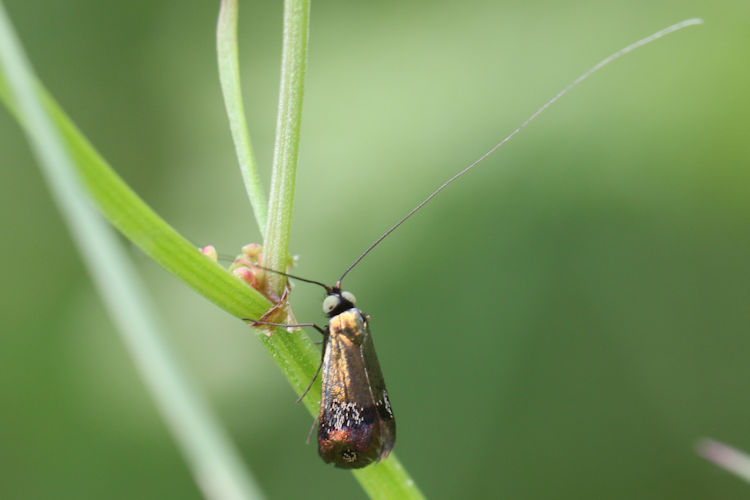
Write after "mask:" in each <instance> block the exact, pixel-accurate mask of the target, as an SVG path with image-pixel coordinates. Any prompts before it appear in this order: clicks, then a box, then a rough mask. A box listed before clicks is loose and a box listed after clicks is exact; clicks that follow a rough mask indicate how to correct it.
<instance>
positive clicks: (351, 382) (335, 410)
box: [247, 19, 703, 468]
mask: <svg viewBox="0 0 750 500" xmlns="http://www.w3.org/2000/svg"><path fill="white" fill-rule="evenodd" d="M702 22H703V21H702V20H701V19H688V20H685V21H682V22H679V23H677V24H674V25H672V26H669V27H667V28H664V29H662V30H660V31H658V32H656V33H653V34H652V35H649V36H647V37H645V38H643V39H641V40H638V41H637V42H634V43H632V44H630V45H628V46H626V47H624V48H622V49H620V50H619V51H617V52H615V53H613V54H611V55H610V56H608V57H606V58H605V59H603V60H601V61H600V62H599V63H597V64H595V65H594V66H592V67H591V68H590V69H589V70H587V71H585V72H584V73H583V74H581V75H580V76H579V77H578V78H576V79H575V80H574V81H573V82H572V83H570V84H569V85H568V86H567V87H565V88H563V89H562V90H561V91H560V92H558V93H557V94H556V95H555V96H554V97H552V99H550V100H549V101H547V102H546V103H545V104H544V105H542V106H541V107H540V108H539V109H537V110H536V111H535V112H534V113H532V114H531V115H530V116H529V118H527V119H526V120H525V121H524V122H523V123H521V125H519V126H518V127H517V128H515V129H514V130H513V131H512V132H511V133H510V134H508V135H507V136H506V137H505V138H503V139H502V140H501V141H500V142H498V143H497V144H495V145H494V146H493V147H492V148H490V149H489V151H487V152H486V153H485V154H483V155H482V156H480V157H479V158H478V159H477V160H475V161H474V162H472V163H471V164H469V165H468V166H467V167H465V168H464V169H463V170H461V171H459V172H458V173H457V174H455V175H454V176H452V177H451V178H449V179H448V180H447V181H445V182H444V183H443V184H441V185H440V186H439V187H438V188H437V189H435V190H434V191H433V192H432V193H430V195H429V196H427V197H426V198H425V199H424V200H422V201H421V202H420V203H419V204H417V206H415V207H414V208H413V209H412V210H410V211H409V212H408V213H407V214H406V215H404V216H403V217H402V218H401V219H399V220H398V221H397V222H396V223H395V224H393V225H392V226H391V227H390V228H389V229H388V230H387V231H385V232H384V233H383V234H382V235H380V236H379V237H378V238H377V239H376V240H375V241H374V242H373V243H372V244H371V245H370V246H369V247H367V248H366V249H365V250H364V251H363V252H362V253H361V254H360V255H359V257H357V258H356V259H355V260H354V261H353V262H352V263H351V264H350V265H349V266H348V267H347V268H346V269H345V270H344V272H343V273H342V274H341V276H340V277H339V279H338V280H337V281H336V284H335V285H333V286H329V285H326V284H324V283H321V282H318V281H313V280H309V279H305V278H301V277H298V276H295V275H292V274H288V273H285V272H282V271H277V270H273V269H268V268H264V267H262V266H256V267H259V268H260V269H264V270H266V271H270V272H273V273H277V274H281V275H283V276H286V277H289V278H293V279H296V280H300V281H303V282H307V283H312V284H316V285H318V286H321V287H323V288H324V289H325V291H326V297H325V299H324V300H323V312H324V313H325V314H326V315H327V316H328V325H327V326H326V327H320V326H318V325H316V324H314V323H299V324H285V323H274V322H267V321H262V320H257V321H256V320H251V319H247V321H249V322H252V324H253V325H271V326H282V327H313V328H315V329H317V330H318V331H319V332H320V333H321V334H322V335H323V350H322V357H321V363H320V365H319V367H318V370H317V372H316V373H315V375H314V377H313V379H312V381H311V382H310V384H309V385H308V387H307V389H305V391H304V392H303V393H302V395H301V396H300V398H299V399H300V400H301V399H302V398H303V397H304V396H305V395H306V394H307V392H308V391H309V389H310V387H312V384H313V383H314V381H315V380H316V378H317V376H318V374H320V375H321V383H322V393H321V401H320V412H319V415H318V452H319V454H320V456H321V457H322V458H323V460H324V461H325V462H327V463H333V464H334V465H335V466H337V467H342V468H361V467H365V466H367V465H369V464H371V463H374V462H378V461H380V460H383V459H385V458H386V457H387V456H388V454H389V453H390V451H391V449H392V448H393V445H394V443H395V439H396V424H395V420H394V416H393V411H392V410H391V404H390V400H389V398H388V393H387V391H386V388H385V382H384V380H383V375H382V372H381V370H380V364H379V363H378V359H377V355H376V353H375V348H374V344H373V341H372V336H371V334H370V317H369V316H368V315H366V314H365V313H364V312H362V311H361V310H360V309H359V308H357V306H356V299H355V297H354V295H353V294H351V293H350V292H347V291H343V290H342V288H341V284H342V281H343V279H344V278H345V277H346V276H347V274H349V272H350V271H351V270H352V269H353V268H354V267H355V266H356V265H357V264H359V263H360V262H361V261H362V259H364V258H365V256H367V255H368V254H369V253H370V252H371V251H372V250H373V249H374V248H375V247H376V246H378V245H379V244H380V243H381V242H382V241H383V240H384V239H385V238H387V237H388V236H389V235H390V234H391V233H392V232H393V231H395V230H396V229H397V228H398V227H399V226H401V225H402V224H403V223H404V222H406V221H407V220H408V219H409V218H411V217H412V216H413V215H414V214H415V213H416V212H418V211H419V210H420V209H422V207H424V206H425V205H426V204H427V203H429V202H430V201H431V200H432V199H433V198H434V197H435V196H437V194H438V193H440V192H441V191H442V190H443V189H445V188H446V187H447V186H448V185H450V184H452V183H453V182H455V181H456V180H458V179H459V178H460V177H462V176H464V175H465V174H466V173H468V172H469V171H470V170H472V169H473V168H475V167H476V166H477V165H479V164H480V163H481V162H482V161H484V160H485V159H486V158H487V157H489V156H490V155H492V154H493V153H494V152H495V151H497V150H498V149H499V148H501V147H502V146H503V145H505V144H506V143H507V142H508V141H509V140H510V139H512V138H513V137H514V136H515V135H517V134H518V133H519V132H520V131H521V130H523V129H524V128H525V127H526V126H527V125H528V124H529V123H531V122H532V121H533V120H534V119H535V118H537V117H538V116H539V115H540V114H541V113H542V112H544V111H545V110H546V109H547V108H548V107H549V106H551V105H552V104H554V103H555V102H556V101H557V100H559V99H560V98H561V97H562V96H563V95H565V94H567V93H568V92H569V91H570V90H571V89H573V88H574V87H575V86H577V85H578V84H579V83H581V82H582V81H584V80H586V79H587V78H588V77H589V76H591V75H592V74H593V73H595V72H596V71H598V70H599V69H601V68H602V67H604V66H606V65H607V64H609V63H611V62H612V61H614V60H616V59H618V58H620V57H622V56H623V55H625V54H628V53H630V52H632V51H634V50H635V49H637V48H639V47H642V46H644V45H647V44H649V43H651V42H653V41H655V40H657V39H659V38H662V37H664V36H666V35H668V34H670V33H673V32H675V31H678V30H680V29H683V28H686V27H689V26H694V25H698V24H701V23H702Z"/></svg>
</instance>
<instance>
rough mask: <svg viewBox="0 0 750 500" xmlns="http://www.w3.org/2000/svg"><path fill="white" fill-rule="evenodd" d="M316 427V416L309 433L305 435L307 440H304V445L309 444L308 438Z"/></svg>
mask: <svg viewBox="0 0 750 500" xmlns="http://www.w3.org/2000/svg"><path fill="white" fill-rule="evenodd" d="M317 425H318V417H317V416H316V417H315V418H314V419H313V424H312V426H311V427H310V431H309V432H308V433H307V439H305V444H310V436H312V433H313V430H315V427H316V426H317Z"/></svg>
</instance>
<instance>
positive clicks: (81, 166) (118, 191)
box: [0, 15, 422, 498]
mask: <svg viewBox="0 0 750 500" xmlns="http://www.w3.org/2000/svg"><path fill="white" fill-rule="evenodd" d="M296 19H297V20H299V19H304V22H305V23H306V22H307V15H304V16H296ZM289 31H290V32H292V33H295V32H296V33H299V31H300V30H299V27H294V26H291V27H289ZM304 31H305V33H306V32H307V30H306V29H305V30H304ZM285 32H286V31H285ZM36 88H37V89H38V90H37V92H38V93H39V95H40V99H41V101H42V103H43V105H44V106H45V109H46V111H47V113H48V114H49V115H50V116H51V118H52V120H53V123H54V125H55V126H56V127H57V129H58V133H59V134H60V136H61V137H62V139H63V141H64V142H65V147H66V148H67V151H68V154H70V156H71V158H72V159H73V162H74V166H75V168H76V169H77V174H78V177H79V178H80V180H81V181H82V182H83V183H84V185H85V186H86V187H87V189H88V190H89V194H90V195H91V196H92V198H93V199H94V202H95V204H96V205H97V206H98V208H99V209H100V211H101V212H102V213H103V214H104V215H105V216H106V217H107V218H108V219H109V221H110V222H111V223H112V224H113V225H114V226H115V227H116V228H117V229H119V230H120V231H121V232H122V233H123V234H124V235H125V236H126V237H127V238H128V239H130V240H131V241H132V242H133V243H135V244H136V245H138V246H139V247H140V248H141V249H142V250H143V251H144V252H145V253H146V254H147V255H149V256H150V257H152V258H153V259H154V260H155V261H157V262H158V263H159V264H161V265H162V266H163V267H165V268H166V269H167V270H169V271H170V272H172V273H173V274H175V275H176V276H177V277H178V278H180V279H181V280H183V281H184V282H185V283H186V284H188V285H189V286H191V287H192V288H194V289H195V290H196V291H198V292H199V293H201V294H202V295H204V296H205V297H206V298H208V299H209V300H211V301H212V302H214V303H216V304H217V305H218V306H219V307H222V308H223V309H225V310H227V311H228V312H230V313H231V314H233V315H234V316H236V317H238V318H259V317H261V316H262V315H263V314H264V313H265V312H266V311H267V310H268V309H269V308H270V307H271V303H270V302H269V301H268V300H267V299H266V298H265V297H263V296H262V295H261V294H260V293H258V292H257V291H256V290H254V289H252V288H250V287H248V286H247V285H246V284H244V283H243V282H241V281H240V280H238V279H236V278H234V277H233V276H231V275H230V274H229V273H227V272H226V270H224V269H222V268H221V267H220V266H218V265H217V264H215V263H214V262H212V261H210V260H209V259H207V258H206V257H205V256H203V255H202V254H201V253H200V252H198V251H197V249H196V248H195V247H194V246H193V245H192V244H190V242H188V241H187V240H186V239H185V238H183V237H182V236H181V235H179V234H178V233H177V232H176V231H175V230H174V229H173V228H171V227H170V226H169V225H168V224H167V223H166V222H164V221H163V220H162V219H160V218H159V216H158V215H156V214H155V213H154V212H153V211H152V210H151V209H150V208H149V207H148V206H147V205H146V204H145V203H144V202H143V200H141V199H140V198H139V197H138V195H136V194H135V193H134V192H132V191H131V190H130V188H129V187H128V186H127V185H126V184H125V183H124V182H123V181H122V180H121V179H120V178H119V177H118V176H117V174H115V173H114V171H113V170H112V169H111V167H110V166H109V165H108V164H107V163H106V162H105V161H104V159H103V158H102V157H101V156H100V155H99V154H98V152H97V151H96V150H95V149H94V148H93V147H92V146H91V144H90V143H89V142H88V141H87V140H86V138H85V137H83V135H82V134H81V133H80V132H79V130H78V129H77V128H76V126H75V125H74V124H73V122H72V121H71V120H70V119H69V118H68V117H67V116H66V115H65V113H64V112H63V111H62V110H61V109H60V107H59V106H58V104H57V103H56V102H55V101H54V100H53V99H52V98H51V97H49V96H48V95H47V94H46V92H45V91H44V90H43V89H42V88H41V85H39V84H36ZM0 99H1V100H3V102H4V103H5V105H6V106H7V107H8V109H9V110H10V111H11V112H12V113H13V114H14V115H15V117H16V119H17V120H18V121H19V123H20V124H21V126H22V127H23V128H24V129H25V130H27V131H29V128H30V127H31V125H30V124H29V123H28V120H27V119H26V118H25V117H24V116H23V114H21V113H19V110H18V103H17V101H16V98H15V96H14V95H13V94H12V93H11V92H10V90H9V88H8V82H7V81H6V75H5V74H4V73H3V72H2V71H0ZM280 120H281V118H280ZM285 128H286V129H287V130H288V127H285ZM292 128H293V127H292ZM297 128H298V125H297ZM283 135H284V136H285V137H287V138H288V134H283ZM296 135H297V136H298V134H296ZM285 150H286V151H292V150H293V151H294V157H295V159H296V146H295V147H293V148H288V147H287V148H285ZM275 163H276V164H279V165H286V166H289V161H288V159H287V160H286V161H279V162H275ZM295 164H296V160H295V161H294V162H292V164H291V166H294V165H295ZM282 180H283V175H282ZM280 185H281V186H282V187H283V186H284V185H286V184H285V183H284V182H281V183H280ZM287 187H288V186H287ZM293 187H294V183H293V179H292V186H291V188H292V189H291V192H289V191H288V190H287V191H286V193H287V195H289V196H290V195H291V194H293ZM279 191H280V192H285V189H283V188H282V189H280V190H279ZM279 199H280V200H283V199H284V196H281V197H280V198H279ZM270 206H271V209H272V210H273V209H274V207H277V211H276V212H277V213H282V215H281V216H278V217H279V219H280V220H282V221H283V220H286V221H287V222H286V223H284V224H279V226H280V227H282V226H283V227H284V228H285V231H282V232H281V233H282V234H283V235H285V237H284V238H282V240H284V241H286V243H283V244H282V243H281V240H277V239H273V238H270V237H268V236H267V238H266V240H267V241H268V245H269V247H268V248H274V247H275V248H276V249H283V250H282V251H279V250H276V251H274V252H269V254H272V255H277V256H280V257H278V261H279V262H282V263H283V264H286V260H285V259H286V256H287V255H288V234H289V233H288V231H289V227H290V221H291V206H292V204H291V200H290V202H289V204H288V205H284V203H283V202H282V201H278V202H275V201H274V200H271V203H270ZM284 212H286V216H284V215H283V213H284ZM264 251H265V249H264ZM255 331H256V333H257V336H258V338H259V339H260V340H261V342H262V343H263V344H264V345H265V346H266V348H267V349H268V350H269V352H270V353H271V355H272V357H273V359H274V360H275V361H276V363H277V365H278V366H279V368H280V369H281V371H282V372H283V373H284V375H285V376H286V377H287V379H288V380H289V383H290V384H291V385H292V387H293V388H294V390H295V392H296V393H297V394H301V393H302V391H303V390H304V389H305V387H306V386H307V384H308V383H309V381H310V380H311V378H312V376H313V374H314V373H315V370H316V369H317V367H318V364H319V362H320V351H319V349H318V348H316V347H315V346H314V345H313V344H312V342H311V340H310V338H309V337H308V336H307V335H305V334H304V333H302V332H294V333H288V332H286V331H284V330H283V329H279V330H277V332H276V333H275V334H274V335H272V336H271V337H268V336H266V335H265V334H263V333H262V332H261V331H260V330H255ZM319 399H320V387H319V386H316V387H314V388H313V390H311V391H310V394H309V395H308V396H307V397H306V398H305V406H306V408H307V409H308V410H309V411H310V412H311V414H313V415H315V414H317V412H318V405H317V401H319ZM355 475H356V477H357V479H358V480H359V481H360V482H361V483H362V485H363V487H364V488H365V490H366V491H367V492H368V493H369V494H370V496H371V497H373V498H393V497H398V498H422V496H421V493H420V492H419V490H418V489H417V487H416V486H415V484H414V481H413V480H412V479H411V478H410V477H409V476H408V474H406V472H405V471H404V470H403V468H402V466H401V464H400V463H399V462H398V460H397V458H396V456H395V455H394V454H391V455H390V457H389V458H388V459H387V460H385V461H384V462H382V463H381V464H378V465H375V466H370V467H368V468H366V469H362V470H359V471H357V472H356V473H355ZM388 495H391V496H390V497H389V496H388Z"/></svg>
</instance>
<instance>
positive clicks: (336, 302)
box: [323, 289, 357, 317]
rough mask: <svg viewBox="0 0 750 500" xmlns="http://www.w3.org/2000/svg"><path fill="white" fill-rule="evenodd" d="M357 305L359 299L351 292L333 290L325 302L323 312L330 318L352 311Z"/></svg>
mask: <svg viewBox="0 0 750 500" xmlns="http://www.w3.org/2000/svg"><path fill="white" fill-rule="evenodd" d="M356 303H357V298H356V297H355V296H354V294H353V293H351V292H342V291H341V290H339V289H333V290H332V291H331V292H330V293H329V294H328V295H327V296H326V298H325V299H324V300H323V312H324V313H326V314H327V315H328V316H329V317H332V316H336V315H337V314H340V313H342V312H343V311H346V310H347V309H351V308H352V307H354V304H356Z"/></svg>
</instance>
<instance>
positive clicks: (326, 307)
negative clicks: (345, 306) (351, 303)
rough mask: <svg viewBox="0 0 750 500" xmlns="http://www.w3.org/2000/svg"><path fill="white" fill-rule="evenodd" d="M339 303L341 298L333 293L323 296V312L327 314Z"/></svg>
mask: <svg viewBox="0 0 750 500" xmlns="http://www.w3.org/2000/svg"><path fill="white" fill-rule="evenodd" d="M340 303H341V299H339V298H338V297H336V296H335V295H329V296H328V297H326V298H325V300H323V312H324V313H326V314H328V313H329V312H331V311H333V310H334V309H336V306H338V305H339V304H340Z"/></svg>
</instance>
